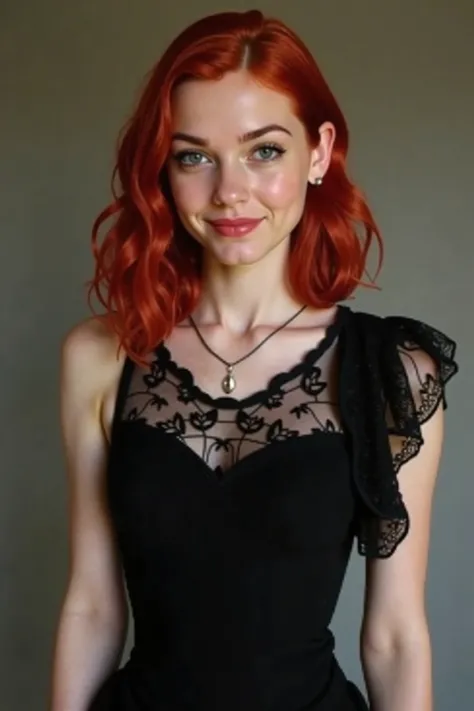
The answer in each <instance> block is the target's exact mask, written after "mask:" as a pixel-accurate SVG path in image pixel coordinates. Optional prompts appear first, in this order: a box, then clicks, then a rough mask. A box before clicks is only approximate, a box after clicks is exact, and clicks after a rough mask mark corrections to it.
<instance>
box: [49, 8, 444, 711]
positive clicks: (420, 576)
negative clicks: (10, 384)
mask: <svg viewBox="0 0 474 711" xmlns="http://www.w3.org/2000/svg"><path fill="white" fill-rule="evenodd" d="M347 150H348V131H347V127H346V123H345V121H344V117H343V116H342V114H341V111H340V109H339V108H338V105H337V103H336V101H335V99H334V97H333V94H332V93H331V91H330V89H329V88H328V86H327V84H326V82H325V80H324V79H323V77H322V76H321V73H320V71H319V69H318V67H317V65H316V64H315V62H314V60H313V58H312V57H311V55H310V53H309V51H308V50H307V49H306V47H305V46H304V45H303V44H302V42H301V41H300V40H299V39H298V38H297V37H296V36H295V34H294V33H293V32H292V31H291V30H290V29H288V28H287V27H286V26H285V25H284V24H282V23H281V22H279V21H277V20H273V19H267V18H265V17H263V16H262V14H261V13H260V12H258V11H251V12H245V13H236V12H229V13H224V14H219V15H215V16H211V17H207V18H205V19H203V20H201V21H199V22H197V23H195V24H194V25H192V26H191V27H189V28H188V29H186V30H185V31H184V32H183V33H182V34H181V35H180V36H179V37H178V38H177V39H175V41H174V42H173V43H172V44H171V46H170V47H169V49H168V50H167V51H166V52H165V54H164V56H163V57H162V58H161V60H160V61H159V62H158V64H157V66H156V67H155V68H154V70H153V71H152V73H151V75H150V77H149V80H148V83H147V85H146V87H145V89H144V92H143V94H142V97H141V99H140V101H139V103H138V106H137V108H136V110H135V112H134V114H133V116H132V118H131V120H130V122H129V123H128V126H127V127H126V131H125V132H124V134H123V136H122V139H121V143H120V147H119V151H118V160H117V174H118V178H119V183H120V187H119V191H118V192H117V193H116V194H115V195H114V197H115V200H114V202H113V204H112V205H111V206H109V207H108V208H107V209H106V210H104V212H103V213H102V214H101V215H100V216H99V217H98V219H97V222H96V224H95V226H94V233H93V242H94V253H95V257H96V273H95V277H94V279H93V281H92V284H91V287H92V289H91V291H95V293H96V294H98V295H99V297H100V299H101V301H102V304H103V305H104V306H105V313H104V314H101V315H100V316H95V317H94V318H92V319H90V320H87V321H85V322H83V323H81V324H79V325H78V326H76V327H75V328H73V329H72V330H71V331H70V333H69V334H68V335H67V337H66V338H65V340H64V346H63V361H62V422H63V429H64V442H65V449H66V455H67V462H68V470H69V482H70V541H71V564H70V579H69V584H68V588H67V594H66V597H65V600H64V604H63V608H62V613H61V617H60V621H59V628H58V633H57V643H56V654H55V662H54V669H53V679H52V703H51V711H86V709H89V710H90V711H99V710H100V711H161V710H163V711H165V710H166V711H184V710H186V709H187V710H188V711H211V710H212V711H303V710H304V711H351V710H354V709H367V708H368V706H367V703H366V701H365V699H364V697H363V695H362V693H361V692H360V691H359V690H358V689H357V688H356V687H355V686H354V684H352V683H351V682H349V681H348V680H347V679H346V677H345V675H344V673H343V671H342V670H341V668H340V667H339V665H338V663H337V661H336V657H335V654H334V649H335V643H334V638H333V636H332V634H331V632H330V630H329V626H330V623H331V618H332V616H333V612H334V609H335V605H336V602H337V598H338V595H339V592H340V589H341V585H342V582H343V578H344V574H345V571H346V567H347V563H348V559H349V556H350V554H351V549H352V547H353V543H354V539H355V540H356V541H357V548H358V552H359V553H360V554H361V555H363V556H364V557H365V558H366V561H367V582H366V595H365V605H364V609H363V610H361V620H362V622H361V636H360V640H361V661H362V665H363V670H364V675H365V679H366V684H367V693H368V700H369V703H370V708H371V709H372V710H373V711H430V710H431V709H432V690H431V687H432V684H431V663H430V639H429V632H428V627H427V622H426V616H425V609H424V583H425V575H426V566H427V552H428V538H429V528H430V509H431V501H432V495H433V489H434V484H435V478H436V471H437V467H438V462H439V458H440V451H441V445H442V431H443V410H444V406H445V404H446V402H445V399H444V385H445V383H446V382H447V380H448V379H449V378H450V377H451V376H452V375H453V374H454V373H455V371H456V364H455V362H454V360H453V357H454V350H455V347H454V343H453V342H452V341H451V340H450V339H449V338H448V337H447V336H445V335H443V334H442V333H440V332H439V331H437V330H435V329H434V328H431V327H430V326H428V325H426V324H424V323H422V322H420V321H417V320H414V319H411V318H407V317H394V316H391V317H387V318H380V317H376V316H372V315H370V314H366V313H360V312H356V311H354V310H352V309H351V308H349V307H348V306H347V305H343V304H341V302H343V301H346V300H347V299H348V298H349V297H350V296H351V295H352V294H353V292H354V291H355V289H356V288H357V286H359V285H361V284H364V283H365V282H364V273H365V265H366V258H367V254H368V249H369V247H370V245H371V243H372V242H373V241H374V239H375V241H377V242H378V244H379V246H381V239H380V235H379V232H378V229H377V227H376V225H375V223H374V220H373V218H372V216H371V212H370V210H369V208H368V206H367V204H366V202H365V200H364V198H363V196H362V194H361V192H359V190H358V189H357V187H356V186H355V185H354V184H353V183H352V182H351V181H350V180H349V178H348V176H347V174H346V155H347ZM110 217H113V221H112V223H111V224H110V225H109V228H108V232H107V234H106V236H105V240H104V241H103V243H102V244H101V245H100V246H99V244H98V242H97V236H98V230H99V227H100V226H101V225H102V224H103V223H104V222H105V221H106V220H107V219H108V218H110ZM122 570H123V572H124V577H125V585H124V583H123V582H122ZM125 588H126V589H127V590H128V594H129V597H130V603H131V607H132V610H133V621H134V629H135V644H134V648H133V652H132V654H131V656H130V659H129V660H128V661H127V663H126V664H125V666H124V667H123V668H121V669H118V668H117V667H118V665H119V661H120V658H121V653H122V650H123V644H124V639H125V633H126V626H127V605H126V595H125Z"/></svg>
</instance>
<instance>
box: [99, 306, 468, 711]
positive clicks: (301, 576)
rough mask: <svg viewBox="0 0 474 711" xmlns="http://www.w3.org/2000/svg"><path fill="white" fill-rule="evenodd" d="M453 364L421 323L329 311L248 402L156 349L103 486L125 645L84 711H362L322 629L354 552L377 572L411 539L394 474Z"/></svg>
mask: <svg viewBox="0 0 474 711" xmlns="http://www.w3.org/2000/svg"><path fill="white" fill-rule="evenodd" d="M453 358H454V343H453V341H451V340H450V339H449V338H447V337H446V336H444V335H443V334H441V333H440V332H439V331H437V330H435V329H432V328H431V327H429V326H427V325H426V324H423V323H421V322H419V321H415V320H413V319H407V318H403V317H389V318H386V319H382V318H380V317H376V316H372V315H369V314H364V313H355V312H353V311H352V310H350V309H349V308H348V307H346V306H340V307H339V311H338V314H337V318H336V321H335V322H334V324H333V325H332V326H330V327H329V329H328V330H327V332H326V336H325V337H324V338H323V340H322V341H321V342H320V343H318V344H315V347H314V349H312V350H310V351H309V352H308V353H307V354H306V356H305V357H304V359H303V360H302V361H301V362H299V363H297V364H295V366H294V367H293V368H292V369H290V370H289V371H287V372H285V373H280V374H278V375H276V376H274V377H272V378H271V380H270V381H269V383H268V384H267V385H266V387H265V388H264V389H262V390H261V391H260V392H258V393H255V394H253V395H251V396H249V397H247V398H245V399H243V400H237V399H234V398H232V397H220V398H212V397H210V396H209V395H208V394H206V393H205V392H203V391H202V390H201V389H200V388H199V387H198V385H197V384H196V383H195V382H194V378H193V375H192V373H191V372H190V371H189V370H186V369H183V368H180V367H179V364H177V363H176V362H175V361H174V360H173V356H172V354H171V353H170V351H169V350H168V348H167V347H166V345H165V344H161V345H159V346H158V347H157V349H156V350H155V351H154V352H153V353H151V354H150V357H149V359H148V365H147V367H143V366H137V365H136V364H134V363H133V362H132V361H130V360H127V361H126V362H125V366H124V369H123V373H122V378H121V382H120V386H119V391H118V397H117V404H116V411H115V417H114V423H113V430H112V443H111V448H110V457H109V466H108V479H107V485H108V501H109V506H110V513H111V517H112V520H113V524H114V530H115V532H116V537H117V545H118V548H119V551H120V554H121V557H122V562H123V568H124V573H125V579H126V583H127V588H128V593H129V597H130V602H131V607H132V612H133V618H134V628H135V640H134V641H135V644H134V648H133V650H132V654H131V657H130V659H129V660H128V662H127V663H126V665H125V666H124V667H123V668H122V669H120V670H117V671H116V672H114V673H113V674H112V675H111V677H110V678H109V679H107V680H106V682H105V683H104V685H103V687H102V689H101V690H100V693H99V694H98V696H97V698H96V699H95V701H94V703H93V704H92V706H91V711H178V710H179V711H185V710H186V709H187V710H189V711H253V710H255V711H351V710H354V709H358V708H359V709H365V708H366V705H365V702H364V700H363V698H362V696H361V695H360V694H359V692H358V691H357V689H356V688H355V687H354V686H353V685H351V684H350V683H349V682H347V680H346V679H345V676H344V674H343V672H342V671H341V669H340V668H339V666H338V664H337V661H336V658H335V655H334V639H333V636H332V634H331V632H330V629H329V627H330V623H331V619H332V616H333V613H334V610H335V606H336V603H337V599H338V596H339V593H340V590H341V586H342V582H343V579H344V575H345V572H346V568H347V563H348V560H349V556H350V553H351V550H352V546H353V542H354V539H355V538H356V540H357V545H358V550H359V552H360V553H361V554H362V555H366V556H371V557H387V556H389V555H391V554H392V553H393V552H394V550H395V549H396V547H397V546H398V545H399V544H400V542H401V541H402V540H403V538H404V537H405V536H406V535H407V534H408V531H409V520H408V514H407V511H406V508H405V506H404V504H403V500H402V498H401V496H400V493H399V490H398V485H397V472H398V469H399V468H400V466H402V464H403V463H404V462H405V461H408V459H410V458H412V457H413V456H415V455H416V453H417V451H418V450H419V448H420V446H421V445H422V435H421V429H420V427H421V424H422V423H423V422H425V421H426V420H427V419H428V418H429V417H430V416H431V415H432V414H433V413H434V411H435V410H436V408H437V407H438V405H439V404H440V402H442V403H443V404H444V405H446V401H445V397H444V385H445V383H446V382H447V380H448V379H449V378H450V377H451V376H452V375H453V374H454V373H455V372H456V369H457V366H456V364H455V362H454V360H453ZM219 372H220V371H219Z"/></svg>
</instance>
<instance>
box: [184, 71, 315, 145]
mask: <svg viewBox="0 0 474 711" xmlns="http://www.w3.org/2000/svg"><path fill="white" fill-rule="evenodd" d="M171 112H172V129H173V131H182V132H186V133H193V134H194V135H200V136H202V137H203V138H213V137H219V138H224V137H229V138H231V137H233V138H234V140H235V138H236V137H237V136H238V135H242V134H244V133H246V132H248V131H252V130H255V129H257V128H261V127H262V126H265V125H268V124H272V123H278V124H282V125H284V126H285V127H286V128H288V129H289V130H290V131H291V132H292V133H293V132H294V131H298V129H299V130H300V131H301V129H302V126H301V124H300V121H299V119H298V118H297V117H296V115H295V114H294V111H293V107H292V104H291V100H290V99H289V98H288V97H287V96H285V94H281V93H279V92H277V91H274V90H272V89H269V88H267V87H265V86H261V85H260V84H258V83H257V82H256V81H255V80H254V79H253V78H252V77H251V76H250V75H249V74H248V73H247V72H245V71H239V72H232V73H228V74H226V75H225V76H224V77H223V78H222V79H219V80H217V81H208V80H190V81H186V82H184V83H183V84H181V85H180V86H178V87H177V88H176V89H175V91H174V92H173V96H172V101H171Z"/></svg>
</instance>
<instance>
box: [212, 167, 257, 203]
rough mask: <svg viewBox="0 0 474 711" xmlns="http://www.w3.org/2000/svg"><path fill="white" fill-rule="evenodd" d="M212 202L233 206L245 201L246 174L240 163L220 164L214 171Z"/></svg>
mask: <svg viewBox="0 0 474 711" xmlns="http://www.w3.org/2000/svg"><path fill="white" fill-rule="evenodd" d="M216 176H217V177H216V182H215V186H214V194H213V202H214V204H216V205H227V206H233V205H236V204H238V203H239V202H245V201H246V200H247V199H248V196H249V184H248V180H249V178H248V175H246V171H245V168H244V166H242V165H227V166H224V165H221V166H220V168H219V170H218V171H217V173H216Z"/></svg>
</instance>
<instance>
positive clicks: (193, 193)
mask: <svg viewBox="0 0 474 711" xmlns="http://www.w3.org/2000/svg"><path fill="white" fill-rule="evenodd" d="M171 108H172V134H173V139H172V145H171V151H170V156H169V160H168V166H167V167H168V175H169V181H170V186H171V191H172V195H173V198H174V201H175V205H176V209H177V212H178V215H179V217H180V220H181V222H182V223H183V225H184V227H185V228H186V230H187V231H188V232H189V234H190V235H192V236H193V237H194V238H195V239H196V240H197V241H198V242H199V243H200V244H201V245H202V247H203V248H204V249H205V250H206V252H207V256H208V257H211V259H212V258H213V259H214V260H217V262H219V263H220V264H225V265H229V266H237V265H248V264H253V263H255V262H257V261H259V260H261V259H262V258H264V257H265V256H266V255H267V254H268V253H269V252H271V251H272V250H273V249H274V248H275V247H277V246H278V245H279V244H280V243H282V242H283V241H284V240H287V239H288V237H289V235H290V234H291V232H292V230H293V229H294V228H295V226H296V225H297V223H298V222H299V220H300V218H301V215H302V212H303V208H304V202H305V196H306V190H307V186H308V181H312V180H314V179H315V178H317V177H323V175H324V173H325V171H326V170H327V167H328V165H329V161H330V152H331V148H332V143H333V140H334V129H333V127H332V125H331V124H324V125H323V126H322V127H321V128H320V134H321V140H320V143H319V146H318V147H317V148H316V149H311V147H310V146H309V144H308V141H307V137H306V132H305V129H304V126H303V124H302V123H301V121H300V120H299V119H298V118H297V117H296V115H295V114H294V113H293V111H292V107H291V103H290V100H289V99H288V98H287V97H286V96H284V95H282V94H280V93H278V92H275V91H272V90H270V89H267V88H265V87H262V86H259V85H258V84H257V83H255V81H254V80H253V79H252V78H251V76H250V75H249V74H248V73H247V72H245V71H244V70H242V71H238V72H233V73H229V74H226V75H225V76H224V77H223V79H221V80H219V81H202V80H200V81H196V80H191V81H188V82H185V83H183V84H181V85H180V86H179V87H177V89H176V90H175V91H174V93H173V96H172V106H171ZM312 189H313V190H317V189H318V188H317V187H314V188H312ZM234 218H247V219H249V220H258V222H255V223H254V225H253V226H252V228H251V226H250V225H242V226H240V227H239V226H237V225H236V224H234V225H232V224H230V225H222V224H213V223H214V222H215V221H218V220H222V219H225V220H227V219H229V220H232V219H234Z"/></svg>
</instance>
